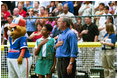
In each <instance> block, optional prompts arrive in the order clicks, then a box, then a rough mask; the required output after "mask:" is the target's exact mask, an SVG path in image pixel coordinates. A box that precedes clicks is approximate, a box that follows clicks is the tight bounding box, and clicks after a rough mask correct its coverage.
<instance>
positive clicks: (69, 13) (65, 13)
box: [58, 4, 77, 25]
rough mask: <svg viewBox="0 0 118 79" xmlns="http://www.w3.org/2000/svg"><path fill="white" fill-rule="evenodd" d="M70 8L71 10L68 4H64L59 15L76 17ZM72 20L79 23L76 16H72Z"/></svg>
mask: <svg viewBox="0 0 118 79" xmlns="http://www.w3.org/2000/svg"><path fill="white" fill-rule="evenodd" d="M68 10H69V8H68V4H64V7H63V13H62V14H60V15H58V17H61V16H66V17H74V15H73V14H72V13H71V12H69V11H68ZM72 22H73V24H74V25H75V24H76V23H77V21H76V19H75V18H72Z"/></svg>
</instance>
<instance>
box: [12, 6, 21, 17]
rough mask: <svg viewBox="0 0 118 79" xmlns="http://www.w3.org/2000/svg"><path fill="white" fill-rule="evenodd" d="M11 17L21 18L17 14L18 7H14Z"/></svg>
mask: <svg viewBox="0 0 118 79" xmlns="http://www.w3.org/2000/svg"><path fill="white" fill-rule="evenodd" d="M13 17H14V18H23V16H21V15H19V9H18V8H14V10H13Z"/></svg>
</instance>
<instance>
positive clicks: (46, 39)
mask: <svg viewBox="0 0 118 79" xmlns="http://www.w3.org/2000/svg"><path fill="white" fill-rule="evenodd" d="M51 31H52V26H51V25H50V24H46V25H45V26H43V28H42V31H41V34H42V35H43V37H42V38H40V39H38V40H37V41H36V45H35V55H38V60H37V62H36V67H35V73H36V74H38V75H39V78H44V77H45V75H46V78H51V77H52V73H53V72H54V69H55V65H56V58H55V53H54V45H55V40H54V38H51V37H50V36H49V34H50V32H51Z"/></svg>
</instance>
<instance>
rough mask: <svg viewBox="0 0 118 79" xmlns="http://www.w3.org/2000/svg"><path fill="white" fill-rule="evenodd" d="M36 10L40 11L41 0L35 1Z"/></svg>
mask: <svg viewBox="0 0 118 79" xmlns="http://www.w3.org/2000/svg"><path fill="white" fill-rule="evenodd" d="M34 12H37V13H40V3H39V1H35V2H34Z"/></svg>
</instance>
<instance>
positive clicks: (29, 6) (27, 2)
mask: <svg viewBox="0 0 118 79" xmlns="http://www.w3.org/2000/svg"><path fill="white" fill-rule="evenodd" d="M25 8H26V9H27V11H28V10H29V9H31V8H33V6H32V5H31V1H26V3H25Z"/></svg>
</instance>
